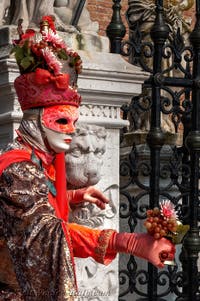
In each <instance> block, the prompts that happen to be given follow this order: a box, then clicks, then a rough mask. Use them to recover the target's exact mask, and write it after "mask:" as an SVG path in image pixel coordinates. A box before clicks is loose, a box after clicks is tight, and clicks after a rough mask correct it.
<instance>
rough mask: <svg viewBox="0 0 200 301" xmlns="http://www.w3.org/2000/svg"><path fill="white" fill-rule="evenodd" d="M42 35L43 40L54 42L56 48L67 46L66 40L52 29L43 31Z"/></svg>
mask: <svg viewBox="0 0 200 301" xmlns="http://www.w3.org/2000/svg"><path fill="white" fill-rule="evenodd" d="M42 36H43V40H44V41H46V42H49V43H52V46H53V47H54V48H66V45H65V43H64V41H63V40H62V39H61V38H60V37H59V35H58V34H56V33H54V32H53V31H52V30H51V29H50V30H49V31H48V32H42Z"/></svg>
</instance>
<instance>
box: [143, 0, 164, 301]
mask: <svg viewBox="0 0 200 301" xmlns="http://www.w3.org/2000/svg"><path fill="white" fill-rule="evenodd" d="M168 34H169V28H168V26H167V25H166V24H165V22H164V17H163V1H162V0H157V1H156V19H155V23H154V25H153V27H152V29H151V38H152V40H153V42H154V58H153V83H152V108H151V125H150V131H149V133H148V135H147V143H148V145H149V147H150V151H151V159H150V160H151V175H150V188H151V189H150V196H149V198H150V200H149V205H150V208H153V207H155V206H158V202H159V193H160V190H159V174H160V150H161V148H162V146H163V144H164V134H163V132H162V130H161V117H160V114H161V113H160V97H161V91H160V89H161V85H160V83H159V81H157V80H156V79H157V76H158V75H159V74H160V73H161V71H162V51H163V46H164V44H165V41H166V39H167V37H168ZM148 272H149V282H148V298H149V299H148V300H149V301H156V300H157V269H156V268H155V267H154V266H152V265H151V264H149V265H148Z"/></svg>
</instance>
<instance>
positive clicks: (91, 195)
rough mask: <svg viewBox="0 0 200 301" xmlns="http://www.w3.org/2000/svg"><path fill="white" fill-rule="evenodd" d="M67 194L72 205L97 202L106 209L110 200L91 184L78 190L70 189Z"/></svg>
mask: <svg viewBox="0 0 200 301" xmlns="http://www.w3.org/2000/svg"><path fill="white" fill-rule="evenodd" d="M67 196H68V200H69V203H70V206H72V207H73V205H78V204H80V203H84V202H89V203H93V204H96V205H97V206H98V207H99V208H101V209H105V205H106V204H107V203H108V202H109V200H108V199H107V198H106V197H105V196H104V195H103V193H102V192H101V191H100V190H98V189H97V188H95V187H94V186H89V187H85V188H81V189H77V190H68V191H67Z"/></svg>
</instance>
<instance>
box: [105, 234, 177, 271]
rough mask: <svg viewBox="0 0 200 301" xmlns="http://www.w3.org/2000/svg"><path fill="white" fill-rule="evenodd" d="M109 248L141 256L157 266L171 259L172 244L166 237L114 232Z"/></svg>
mask: <svg viewBox="0 0 200 301" xmlns="http://www.w3.org/2000/svg"><path fill="white" fill-rule="evenodd" d="M109 249H110V250H114V251H117V252H121V253H129V254H131V255H134V256H137V257H140V258H143V259H146V260H148V261H149V262H151V263H152V264H153V265H155V266H156V267H158V268H163V267H164V263H163V262H164V261H165V260H173V259H174V254H175V247H174V245H173V244H172V243H171V242H170V241H169V240H167V239H166V238H161V239H156V240H155V239H154V238H153V237H152V236H151V235H149V234H146V233H116V232H115V233H114V234H113V236H112V237H111V239H110V241H109Z"/></svg>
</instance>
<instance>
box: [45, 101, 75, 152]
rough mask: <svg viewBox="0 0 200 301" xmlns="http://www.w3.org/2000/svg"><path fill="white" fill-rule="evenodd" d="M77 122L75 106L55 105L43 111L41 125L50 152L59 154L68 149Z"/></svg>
mask: <svg viewBox="0 0 200 301" xmlns="http://www.w3.org/2000/svg"><path fill="white" fill-rule="evenodd" d="M77 120H78V108H77V107H75V106H71V105H56V106H50V107H46V108H44V109H43V111H42V115H41V123H42V125H43V130H44V133H45V135H46V139H47V141H48V144H49V146H50V148H51V150H53V151H54V152H56V153H61V152H66V151H67V150H68V149H69V144H70V142H71V140H72V137H71V134H72V133H74V131H75V123H76V121H77Z"/></svg>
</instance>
